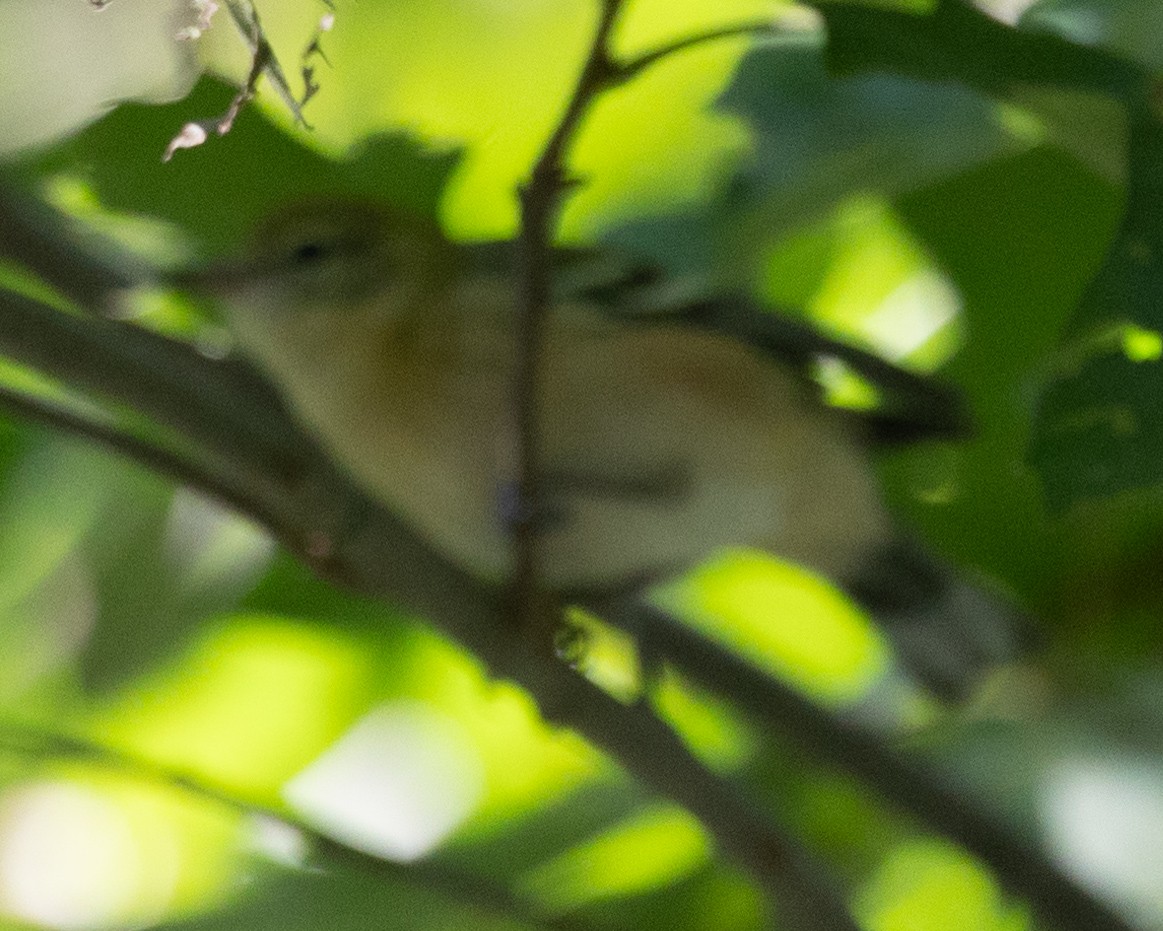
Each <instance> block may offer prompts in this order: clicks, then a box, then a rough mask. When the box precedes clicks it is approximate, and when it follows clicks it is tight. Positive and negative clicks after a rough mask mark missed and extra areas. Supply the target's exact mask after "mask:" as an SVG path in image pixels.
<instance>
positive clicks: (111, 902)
mask: <svg viewBox="0 0 1163 931" xmlns="http://www.w3.org/2000/svg"><path fill="white" fill-rule="evenodd" d="M139 827H140V825H135V824H134V821H133V819H132V818H131V816H130V814H129V813H128V812H126V811H125V810H124V809H123V808H122V807H120V806H119V805H117V804H116V802H115V801H114V800H113V799H111V798H109V797H107V796H106V795H105V794H103V793H100V792H97V791H95V790H93V789H90V788H86V787H82V786H77V785H70V784H68V783H63V782H62V783H43V784H40V785H31V786H27V787H24V788H21V789H17V790H15V791H13V792H11V793H10V794H9V795H8V796H7V797H6V798H4V799H3V800H2V801H0V910H2V911H4V912H7V913H8V914H10V915H12V916H14V917H16V918H20V919H23V920H25V921H30V922H33V923H35V924H40V925H45V926H47V927H50V928H61V929H65V931H74V929H76V931H83V929H96V928H107V927H113V926H117V925H125V924H128V923H130V922H132V921H137V922H140V921H141V920H142V919H143V918H145V917H146V915H149V914H153V913H156V911H157V909H158V908H160V907H161V906H162V905H163V904H164V902H165V901H166V900H167V899H168V898H169V896H170V893H171V892H172V887H173V883H174V874H175V873H176V871H177V863H176V860H177V857H176V851H175V850H174V849H173V848H172V847H169V848H168V849H167V845H165V844H164V843H162V844H159V843H157V840H158V839H157V837H156V836H155V838H154V841H155V842H154V843H152V844H144V843H143V838H142V836H141V833H140V831H139V830H137V828H139Z"/></svg>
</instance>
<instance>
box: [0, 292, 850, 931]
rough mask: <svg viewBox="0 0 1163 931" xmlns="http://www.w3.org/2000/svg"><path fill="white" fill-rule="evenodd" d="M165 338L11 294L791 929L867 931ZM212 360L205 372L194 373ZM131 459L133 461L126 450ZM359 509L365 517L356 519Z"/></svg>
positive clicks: (2, 329)
mask: <svg viewBox="0 0 1163 931" xmlns="http://www.w3.org/2000/svg"><path fill="white" fill-rule="evenodd" d="M161 339H163V338H162V337H158V336H156V335H155V334H152V333H147V332H145V331H142V330H139V329H138V328H136V327H132V326H129V325H126V324H111V323H110V322H109V321H102V320H96V319H85V318H78V317H73V316H70V315H67V314H64V313H61V312H59V311H54V310H53V309H52V308H48V307H44V306H42V305H37V304H36V302H34V301H30V300H28V299H26V298H23V297H19V296H17V295H10V294H5V293H4V292H0V349H4V350H5V351H7V352H9V353H10V354H13V355H15V356H16V357H17V358H18V359H20V360H21V361H24V362H26V363H30V364H38V366H39V367H40V368H41V369H42V370H43V371H45V372H46V373H48V374H51V375H55V376H57V377H60V378H64V379H66V380H69V381H71V382H73V383H74V384H77V385H80V386H84V387H89V388H91V389H92V390H96V391H99V392H101V393H103V394H104V395H105V396H106V397H108V398H110V399H111V400H113V401H116V402H118V403H122V404H125V405H127V406H130V407H132V408H135V409H137V410H139V411H143V412H152V413H155V414H156V415H157V416H158V417H159V419H164V420H165V421H166V422H167V423H168V424H170V425H171V426H172V428H173V429H174V430H175V432H178V433H180V434H181V435H182V436H183V438H184V439H186V440H188V441H190V442H194V443H204V444H206V445H208V446H210V448H211V449H213V450H215V451H217V450H222V459H221V460H220V458H219V457H218V456H215V457H213V458H208V459H207V463H208V464H209V465H211V466H213V465H214V464H215V463H219V462H225V463H226V464H225V465H224V467H223V470H222V471H221V472H215V473H214V478H213V481H214V482H215V483H216V484H218V485H221V484H222V483H226V484H227V485H228V486H229V487H231V488H234V489H236V490H237V494H238V498H239V500H240V501H241V502H242V512H243V513H244V514H246V515H247V516H250V517H252V518H254V519H255V520H257V521H260V522H265V524H266V526H267V527H268V529H270V530H271V531H272V532H273V533H274V534H275V535H276V536H278V537H279V538H280V540H281V541H282V542H283V543H284V544H285V545H286V546H287V547H288V548H289V549H290V550H291V551H292V552H294V553H296V554H297V555H298V556H299V557H300V558H301V559H303V560H304V562H306V563H307V564H309V565H311V566H312V567H313V568H314V569H315V571H316V572H317V573H318V574H320V575H322V576H324V577H327V578H330V579H331V580H332V581H335V582H336V583H338V584H341V585H344V586H345V587H347V588H350V589H353V590H355V591H358V592H360V593H362V594H365V595H370V596H373V597H379V598H384V599H388V600H391V601H392V602H393V603H395V604H398V605H401V606H402V607H403V608H404V609H405V610H408V611H410V612H412V613H415V614H417V615H419V616H422V617H426V618H428V619H430V620H431V621H432V622H433V623H434V624H435V625H436V626H437V627H438V628H440V629H441V630H442V631H443V632H444V633H445V634H447V635H448V636H449V637H451V638H452V639H454V640H456V641H457V642H459V643H460V644H462V645H463V646H464V647H465V648H466V649H468V650H469V651H471V652H472V653H474V654H476V655H477V656H479V657H480V658H481V659H482V660H483V661H484V662H485V663H486V664H487V666H488V667H489V668H490V670H491V671H492V672H493V673H494V674H495V675H498V676H500V677H503V678H508V679H511V680H513V681H515V682H517V683H519V684H520V685H522V686H524V687H525V688H526V689H527V690H528V691H529V692H530V693H531V694H532V696H533V697H534V699H535V700H536V701H537V703H538V705H539V707H540V708H541V709H542V710H543V712H544V713H545V715H546V716H547V718H549V719H550V720H553V721H556V722H557V723H559V724H561V725H564V726H566V727H571V728H573V729H574V730H576V731H578V732H579V733H580V734H582V735H583V736H584V737H586V738H587V739H588V740H590V741H591V742H593V744H594V745H595V746H597V747H600V748H602V749H604V750H606V751H607V752H608V753H609V754H610V755H611V756H612V757H613V759H614V760H616V761H617V762H619V763H621V764H622V765H623V766H624V767H625V768H626V770H627V771H628V772H629V773H630V774H631V775H633V776H634V777H636V778H637V779H639V780H640V781H641V782H642V783H643V785H645V786H647V787H648V788H650V789H651V790H653V791H655V792H658V793H659V794H660V795H662V796H664V797H667V798H670V799H672V800H674V801H675V802H677V803H678V804H680V805H683V806H684V807H686V808H687V809H688V810H690V811H691V812H692V813H693V814H694V815H695V816H696V817H697V818H699V819H700V820H701V821H702V823H703V824H704V825H705V826H706V828H707V830H708V831H709V832H710V834H711V835H712V837H713V838H714V839H715V841H716V842H717V843H718V845H719V847H720V848H721V849H722V851H723V853H724V854H725V855H726V856H728V857H729V858H731V859H733V860H734V861H735V862H737V863H739V864H740V865H742V866H743V867H745V868H746V869H747V870H748V871H749V872H750V873H751V874H752V876H753V877H754V879H755V881H756V882H757V883H758V884H759V885H760V886H761V887H762V888H763V889H764V890H765V891H766V892H767V893H768V894H769V895H770V896H771V897H772V899H773V900H775V901H777V902H779V903H780V904H781V905H783V906H785V907H786V908H787V911H788V917H789V918H791V917H795V918H797V919H798V924H797V925H796V927H797V928H803V929H818V928H826V929H829V931H831V929H836V931H845V929H849V931H854V929H855V925H853V924H852V921H851V918H850V917H849V916H848V915H847V913H846V912H845V910H844V908H843V905H842V900H841V898H840V897H839V895H837V894H835V893H833V891H832V890H831V889H830V888H829V886H830V881H829V879H828V877H827V875H826V873H825V871H823V870H822V869H820V868H818V867H816V866H815V865H814V864H812V863H810V862H808V860H807V858H806V857H805V855H804V854H803V852H802V851H801V850H800V849H799V848H798V846H797V845H796V844H794V843H793V842H791V841H789V840H788V839H787V838H786V837H785V836H784V835H783V833H782V832H781V831H780V830H779V829H777V828H776V827H775V826H774V825H773V824H772V823H771V821H770V819H769V818H768V816H767V815H766V814H765V813H764V812H763V811H762V810H761V809H759V808H757V807H755V806H754V805H752V804H751V803H749V802H748V801H746V800H744V798H743V797H742V796H741V795H740V794H739V792H738V790H737V789H736V788H735V787H733V786H732V785H730V784H729V783H727V782H726V781H724V780H723V779H722V778H720V777H719V776H717V775H715V774H712V773H710V772H708V771H707V770H706V769H705V768H704V767H703V766H702V764H701V763H700V762H699V761H698V760H697V759H696V758H695V757H694V756H693V755H692V754H691V753H690V751H689V750H688V749H687V748H686V747H685V746H684V745H683V743H682V742H681V741H680V740H679V739H678V738H677V737H676V736H675V735H674V733H673V732H671V731H670V729H669V728H667V727H666V726H665V725H664V724H662V722H660V721H658V720H657V719H656V718H654V717H653V716H652V715H651V714H650V713H649V712H648V711H647V710H646V709H645V708H641V707H630V708H628V707H626V706H624V705H622V704H620V703H619V702H617V701H615V700H614V699H613V698H611V697H610V696H609V695H607V694H606V693H605V692H602V691H601V690H600V689H598V688H597V687H596V686H594V685H592V684H591V683H589V682H588V681H586V680H585V679H582V678H581V677H579V676H578V675H576V674H575V673H574V672H573V671H572V670H571V669H569V668H568V667H567V666H566V665H564V664H562V663H561V662H559V661H557V660H556V659H555V658H554V657H553V656H551V655H547V653H546V651H545V650H543V649H541V648H539V646H538V645H536V644H534V643H532V642H531V641H530V639H529V638H528V637H526V636H525V635H524V632H523V631H520V630H519V629H517V628H516V627H515V626H514V625H513V624H512V623H511V620H510V616H509V614H508V612H507V610H506V601H505V599H504V598H503V597H502V595H501V593H500V592H498V591H496V590H494V589H492V588H490V587H489V586H487V585H485V584H483V583H480V582H478V581H476V580H474V579H472V578H470V577H468V576H466V575H465V574H464V573H462V572H460V571H459V570H458V569H456V568H455V567H453V566H452V565H451V564H450V563H448V562H447V561H446V560H445V559H444V557H443V556H442V555H440V554H439V553H437V552H435V551H433V550H432V549H431V548H430V547H429V546H428V545H427V544H426V543H425V542H423V541H421V540H420V539H418V538H417V537H416V536H415V535H414V534H413V533H412V532H411V531H410V530H409V529H408V528H407V527H406V526H405V525H403V524H402V523H401V522H400V521H399V520H398V519H397V518H396V517H395V516H393V515H392V514H390V513H389V512H387V511H386V510H384V509H383V508H382V507H380V506H379V505H378V504H377V503H376V502H374V501H371V500H369V499H367V498H366V497H365V496H364V495H363V494H362V493H361V492H360V491H359V490H357V489H356V488H354V487H353V486H352V485H351V483H350V481H349V480H348V479H347V477H346V476H345V475H343V474H342V473H340V472H339V471H337V470H336V469H335V467H334V466H333V465H332V464H331V463H330V462H329V460H327V459H326V457H325V456H324V455H323V454H322V452H321V451H320V450H319V448H318V446H317V445H316V444H315V443H314V442H313V441H312V440H311V439H310V438H309V437H307V436H305V435H303V434H302V433H300V432H299V431H298V429H297V427H296V426H295V425H294V424H293V423H292V422H291V421H290V420H289V419H288V418H287V415H286V414H285V412H282V411H281V409H280V408H278V407H277V406H275V407H272V406H270V405H269V403H268V402H267V401H266V400H265V397H266V396H265V394H263V393H260V394H259V395H257V396H256V397H254V398H252V397H250V396H249V395H248V394H247V393H246V392H241V393H239V394H232V393H231V392H230V391H225V392H223V391H219V392H218V393H217V394H214V393H209V394H207V395H206V396H202V395H200V394H199V392H197V391H190V390H189V388H188V386H187V385H185V384H184V383H183V379H185V378H190V379H192V381H193V383H194V384H198V385H201V384H204V383H207V382H209V381H212V380H213V376H214V375H215V374H216V373H217V366H218V364H219V363H215V362H212V361H211V360H209V359H204V358H201V357H199V356H197V355H196V354H194V355H192V356H191V357H185V356H183V355H182V353H180V352H179V353H177V354H176V356H175V359H182V360H184V365H181V366H174V365H172V364H171V362H172V361H174V360H173V359H171V358H170V357H169V355H168V353H166V352H164V351H161V350H160V349H159V348H158V347H157V346H155V345H154V341H156V340H161ZM178 348H179V349H181V348H183V347H178ZM198 365H201V366H202V368H203V369H204V371H202V372H201V373H195V372H193V371H192V369H194V368H196V367H197V366H198ZM227 382H228V383H229V379H227ZM208 387H209V386H208ZM159 397H160V398H161V399H162V400H161V401H159ZM183 409H185V410H186V413H187V415H188V417H189V419H190V422H191V424H192V426H191V428H190V429H189V430H188V431H183V430H182V426H181V423H180V421H181V417H180V411H182V410H183ZM29 413H32V414H36V411H35V410H30V411H29ZM256 417H266V418H267V419H268V420H269V423H267V424H266V425H265V432H266V433H267V434H269V435H270V436H271V437H277V438H279V439H280V442H279V444H278V447H279V448H280V449H282V448H284V446H290V447H291V448H292V449H293V450H294V452H295V455H296V459H295V460H294V462H295V465H296V468H297V469H298V470H299V471H300V472H301V473H302V475H303V476H304V478H303V480H301V481H295V482H287V481H285V480H283V478H282V476H281V475H280V472H279V469H278V468H277V466H275V465H272V463H271V462H270V461H267V462H266V463H265V465H264V463H263V462H262V461H260V460H258V459H256V458H255V456H256V453H257V452H258V450H259V449H261V448H263V447H264V446H265V444H264V443H262V442H260V443H258V444H257V446H256V444H255V442H254V439H253V438H252V437H249V436H248V435H247V434H248V431H249V430H250V429H251V428H252V421H253V420H254V419H255V418H256ZM120 449H121V451H123V452H126V453H131V452H132V449H131V447H130V446H128V445H122V446H121V447H120ZM231 449H237V450H238V451H239V456H240V461H239V462H237V463H231V462H230V461H229V458H228V454H229V451H230V450H231ZM240 477H241V479H240ZM239 482H241V483H240V484H232V483H239ZM211 490H212V489H211ZM352 513H359V515H360V520H359V521H352V520H350V515H351V514H352ZM337 528H341V529H342V532H339V530H338V529H337Z"/></svg>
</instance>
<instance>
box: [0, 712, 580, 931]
mask: <svg viewBox="0 0 1163 931" xmlns="http://www.w3.org/2000/svg"><path fill="white" fill-rule="evenodd" d="M5 752H7V753H10V754H15V755H17V756H19V757H21V758H23V759H38V760H45V761H54V762H55V761H65V760H68V761H72V760H81V761H82V762H84V763H86V764H88V765H91V766H97V767H102V768H105V769H110V770H116V771H119V772H122V773H124V774H126V775H128V776H130V777H133V778H136V779H142V780H145V781H148V782H151V783H155V784H157V785H162V786H168V787H170V788H174V789H177V790H178V791H180V792H184V793H186V794H189V795H193V796H196V797H198V798H202V799H206V800H208V801H210V802H213V803H215V804H217V805H221V806H222V807H223V808H225V809H227V810H229V811H232V812H235V813H237V814H240V815H248V816H251V817H257V818H265V819H269V820H271V821H274V822H276V823H278V824H281V825H284V826H286V827H288V828H290V829H291V830H292V831H294V832H295V833H296V834H298V835H299V836H301V837H302V838H304V839H305V840H306V841H307V842H308V843H309V845H310V847H311V848H312V852H313V854H314V860H315V863H314V864H313V865H314V866H316V867H322V868H324V869H326V868H328V867H343V868H351V869H355V870H358V871H360V872H362V873H366V874H367V875H369V876H373V877H377V878H380V879H384V880H390V881H393V882H398V883H405V884H408V885H411V886H416V887H419V888H423V889H427V890H429V891H431V892H434V893H437V894H439V895H441V896H444V897H446V898H447V899H448V900H449V901H452V902H456V903H459V904H461V905H463V906H464V907H466V908H472V909H480V910H483V911H486V912H492V913H494V914H498V915H504V916H506V917H508V918H512V919H515V920H518V921H521V922H524V923H527V924H529V925H530V926H531V927H539V928H546V929H548V931H581V929H582V928H585V927H587V926H586V925H584V924H580V923H578V922H576V921H574V920H572V919H570V918H569V917H567V916H559V917H549V916H546V915H544V914H541V913H540V911H539V909H538V908H537V906H536V905H535V904H534V903H531V902H528V901H526V900H524V899H522V898H520V897H518V896H516V895H514V894H513V893H511V892H509V891H508V890H506V889H503V888H500V887H499V886H496V885H494V884H493V883H490V882H487V881H485V880H482V879H481V878H479V877H477V876H473V875H470V874H467V873H464V872H462V871H460V870H456V869H453V868H451V867H448V866H444V865H442V864H440V863H438V862H432V861H421V862H416V863H407V864H405V863H397V862H394V861H392V860H384V859H381V858H379V857H376V856H373V855H372V854H370V853H365V852H364V851H362V850H360V849H358V848H356V847H352V846H350V845H348V844H344V843H343V842H341V841H338V840H335V839H334V838H332V837H330V836H329V835H327V834H326V833H324V832H323V831H320V830H319V829H317V828H314V827H312V826H311V825H310V824H308V823H307V822H306V821H304V820H303V819H302V818H299V817H296V816H295V815H293V814H291V813H290V812H288V811H285V810H281V809H276V808H272V807H271V806H269V805H264V804H262V803H260V802H256V801H254V800H251V799H245V798H242V797H240V796H239V795H237V794H236V793H234V792H231V791H229V790H228V789H224V788H220V787H217V786H213V785H211V784H210V783H208V782H207V781H206V780H205V779H202V778H198V777H196V776H192V775H189V774H187V773H182V772H178V771H176V770H174V769H171V768H170V767H167V766H163V765H160V764H158V763H154V762H151V761H149V760H144V759H141V758H139V757H136V756H133V755H131V754H128V753H126V752H124V751H122V750H117V749H114V748H112V747H109V746H105V745H104V744H101V743H98V742H96V741H92V740H87V739H84V738H80V737H74V736H72V735H68V734H62V733H58V732H56V731H52V730H47V729H45V728H42V727H34V726H31V725H27V724H14V723H11V722H0V753H5Z"/></svg>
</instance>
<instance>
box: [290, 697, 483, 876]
mask: <svg viewBox="0 0 1163 931" xmlns="http://www.w3.org/2000/svg"><path fill="white" fill-rule="evenodd" d="M482 784H483V772H482V766H481V763H480V760H479V758H478V757H477V754H476V752H475V750H474V749H473V747H472V746H471V744H470V743H469V739H468V735H467V734H466V733H465V732H464V730H463V729H462V727H461V726H460V725H459V724H458V723H457V722H456V721H455V720H453V719H452V718H450V717H449V716H447V715H445V714H442V713H440V712H438V711H436V710H435V709H433V708H431V707H430V706H428V705H425V704H422V703H420V702H416V701H401V702H397V703H395V704H392V705H387V706H385V707H383V708H380V709H378V710H376V711H373V712H372V713H371V714H369V715H367V716H366V717H364V718H363V719H362V720H360V721H359V722H358V723H357V724H356V725H355V726H354V727H353V728H352V729H351V730H350V731H348V732H347V733H346V734H345V735H344V736H343V737H341V738H340V739H339V740H338V741H337V742H336V743H335V744H334V745H333V746H332V747H331V748H330V749H329V750H327V751H326V752H325V753H324V754H323V755H322V756H321V757H319V758H318V759H317V760H315V762H314V763H312V764H311V765H310V766H308V767H307V768H306V769H305V770H303V771H302V772H301V773H299V775H297V776H296V777H295V778H294V779H292V780H291V781H290V782H289V783H288V784H287V785H286V787H285V789H284V792H283V795H284V798H285V799H286V800H287V802H288V803H289V804H290V805H291V806H292V807H294V808H295V809H296V810H297V811H299V812H300V813H301V814H302V815H303V817H304V818H305V819H307V820H309V821H311V822H312V823H314V824H316V825H318V826H319V827H320V828H321V829H322V830H324V831H326V832H327V833H328V834H330V835H331V836H333V837H335V838H337V839H339V840H342V841H344V842H345V843H348V844H351V845H352V846H353V847H358V848H359V849H361V850H364V851H366V852H367V853H372V854H375V855H377V856H381V857H385V858H387V859H390V860H403V861H407V860H415V859H417V858H419V857H422V856H424V855H425V854H426V853H428V852H429V851H430V850H432V849H433V848H434V847H435V846H436V845H437V844H439V843H440V841H442V840H443V839H444V838H445V837H447V836H448V835H449V834H451V833H452V832H453V831H454V830H455V829H456V828H457V826H458V825H460V824H461V822H463V821H464V819H465V818H466V817H467V816H468V815H469V813H470V812H471V811H472V810H473V808H474V807H475V805H476V802H477V800H478V799H479V797H480V794H481V789H482Z"/></svg>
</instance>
